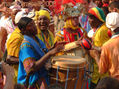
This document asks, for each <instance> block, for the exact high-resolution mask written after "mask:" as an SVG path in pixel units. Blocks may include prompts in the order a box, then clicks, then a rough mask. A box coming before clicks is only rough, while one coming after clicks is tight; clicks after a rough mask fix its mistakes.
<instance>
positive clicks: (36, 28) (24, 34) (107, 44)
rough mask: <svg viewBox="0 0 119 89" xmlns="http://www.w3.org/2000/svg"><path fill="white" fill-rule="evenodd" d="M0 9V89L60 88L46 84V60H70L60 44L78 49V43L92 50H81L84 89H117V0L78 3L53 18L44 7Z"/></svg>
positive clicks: (48, 65) (67, 5) (3, 5)
mask: <svg viewBox="0 0 119 89" xmlns="http://www.w3.org/2000/svg"><path fill="white" fill-rule="evenodd" d="M24 3H25V4H24ZM6 4H7V3H6V2H2V3H1V4H0V61H1V64H0V67H1V68H0V89H64V87H63V86H61V85H60V84H53V85H52V84H50V81H49V80H50V76H49V70H50V69H51V67H52V65H51V59H52V58H53V57H54V56H59V55H72V53H70V54H69V52H68V51H67V52H64V49H65V44H69V43H71V42H76V45H78V46H81V42H82V40H83V39H84V38H85V39H87V40H89V41H90V42H91V46H92V48H91V49H88V50H86V47H82V48H83V50H85V51H86V52H87V53H88V56H90V61H89V60H87V61H88V62H89V67H90V68H89V71H90V72H91V75H90V78H88V80H89V81H88V82H87V84H86V86H87V87H86V88H85V89H119V65H118V63H119V54H118V53H119V41H118V39H119V0H81V1H80V0H79V2H78V3H76V4H72V3H71V2H70V3H65V4H63V5H62V6H61V8H59V9H60V10H58V11H60V12H58V13H55V10H56V9H55V10H53V9H50V8H49V7H48V5H46V3H45V2H43V3H41V4H40V5H38V4H36V5H35V4H32V3H30V2H27V3H26V2H24V1H23V0H15V1H14V2H13V3H12V4H11V5H10V6H8V5H6ZM77 50H81V49H75V48H74V49H73V52H74V53H75V52H76V51H77ZM70 52H71V51H70ZM72 56H73V55H72Z"/></svg>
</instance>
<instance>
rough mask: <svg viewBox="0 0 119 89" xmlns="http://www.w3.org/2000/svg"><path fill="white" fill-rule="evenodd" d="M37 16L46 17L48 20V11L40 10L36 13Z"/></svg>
mask: <svg viewBox="0 0 119 89" xmlns="http://www.w3.org/2000/svg"><path fill="white" fill-rule="evenodd" d="M38 15H39V17H40V16H46V17H47V18H48V19H49V20H50V13H49V12H48V11H46V10H40V11H39V12H38Z"/></svg>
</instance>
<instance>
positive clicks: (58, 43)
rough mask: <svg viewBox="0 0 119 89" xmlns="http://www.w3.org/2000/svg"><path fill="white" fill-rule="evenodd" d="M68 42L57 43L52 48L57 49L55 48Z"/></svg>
mask: <svg viewBox="0 0 119 89" xmlns="http://www.w3.org/2000/svg"><path fill="white" fill-rule="evenodd" d="M66 43H67V42H66V41H60V42H56V43H55V44H54V45H53V47H52V48H55V47H57V46H58V45H61V44H62V45H65V44H66Z"/></svg>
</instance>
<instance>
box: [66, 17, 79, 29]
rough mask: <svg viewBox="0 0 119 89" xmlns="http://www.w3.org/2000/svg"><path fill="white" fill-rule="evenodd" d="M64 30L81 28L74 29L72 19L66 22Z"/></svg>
mask: <svg viewBox="0 0 119 89" xmlns="http://www.w3.org/2000/svg"><path fill="white" fill-rule="evenodd" d="M64 28H72V29H73V30H76V29H78V28H79V26H77V27H74V26H73V24H72V21H71V19H67V20H66V22H65V25H64Z"/></svg>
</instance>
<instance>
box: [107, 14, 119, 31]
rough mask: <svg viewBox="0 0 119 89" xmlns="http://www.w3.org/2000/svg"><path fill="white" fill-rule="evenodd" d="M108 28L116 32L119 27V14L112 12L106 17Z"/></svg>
mask: <svg viewBox="0 0 119 89" xmlns="http://www.w3.org/2000/svg"><path fill="white" fill-rule="evenodd" d="M106 26H107V27H108V28H110V29H111V30H112V31H114V30H115V29H116V28H118V27H119V13H117V12H112V13H109V14H108V15H107V17H106Z"/></svg>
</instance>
